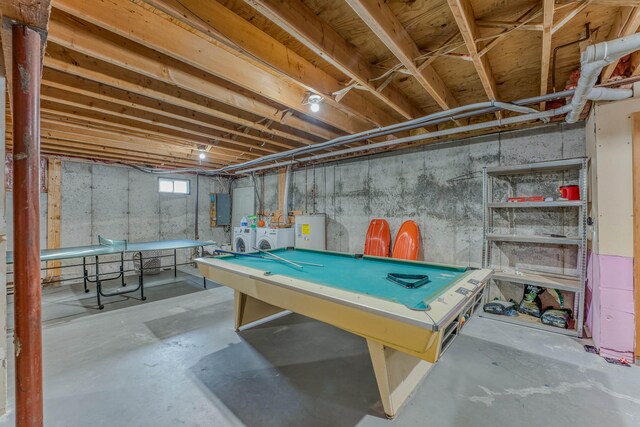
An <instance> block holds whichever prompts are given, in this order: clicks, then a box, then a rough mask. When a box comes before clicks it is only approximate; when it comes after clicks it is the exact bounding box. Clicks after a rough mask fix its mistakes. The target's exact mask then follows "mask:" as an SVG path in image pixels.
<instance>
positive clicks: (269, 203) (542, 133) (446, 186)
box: [234, 124, 585, 272]
mask: <svg viewBox="0 0 640 427" xmlns="http://www.w3.org/2000/svg"><path fill="white" fill-rule="evenodd" d="M584 155H585V132H584V124H576V125H566V124H556V125H550V126H546V127H542V128H538V129H533V130H525V131H517V132H508V133H502V134H496V135H490V136H484V137H478V138H472V139H468V140H465V141H461V142H452V143H445V144H438V145H425V146H422V147H419V148H415V149H409V150H403V151H397V152H392V153H386V154H380V155H374V156H369V157H366V158H360V159H354V160H348V161H341V162H337V163H332V164H327V165H321V166H317V167H309V168H304V169H298V170H295V171H294V172H293V175H292V179H291V188H290V199H289V200H290V201H289V210H302V211H305V212H309V213H314V212H317V213H325V214H326V215H327V249H329V250H336V251H346V252H360V253H361V252H362V251H363V249H364V238H365V234H366V231H367V227H368V225H369V221H370V220H371V219H373V218H385V219H387V221H389V225H390V227H391V232H392V238H393V237H394V236H395V233H396V232H397V230H398V228H399V227H400V225H401V224H402V222H403V221H405V220H409V219H411V220H414V221H416V222H417V223H418V224H419V226H420V229H421V231H422V253H421V256H420V258H421V259H424V260H427V261H433V262H442V263H451V264H461V265H471V266H479V265H481V262H482V173H481V171H482V168H483V167H484V166H494V165H515V164H521V163H531V162H539V161H545V160H557V159H563V158H573V157H580V156H584ZM576 179H577V177H573V176H564V175H563V174H555V175H550V176H547V177H543V178H537V179H535V180H531V181H526V180H525V181H522V182H516V183H515V184H513V185H517V186H518V191H519V192H520V193H521V194H527V195H536V194H538V193H537V192H539V191H545V192H546V193H545V195H554V194H555V192H556V191H557V187H558V186H559V185H562V184H564V183H571V182H575V180H576ZM545 181H546V182H545ZM234 185H235V186H247V185H252V181H251V180H250V179H246V178H244V179H241V180H236V181H234ZM256 185H258V187H259V188H258V194H263V197H262V198H263V204H264V209H266V210H276V209H277V203H278V202H277V200H278V194H277V192H278V177H277V174H274V173H271V174H267V175H265V176H264V177H263V178H262V177H259V178H257V179H256ZM256 206H259V205H258V203H256ZM563 215H565V214H563V213H561V212H560V213H559V212H557V210H556V212H555V213H554V212H552V211H550V210H549V211H544V212H541V211H537V212H530V213H528V214H522V218H521V220H522V221H521V223H522V227H535V226H540V227H542V225H543V224H545V223H548V222H556V223H558V224H561V226H559V227H552V228H547V229H544V228H543V229H544V230H552V231H547V232H559V231H562V232H565V233H567V234H569V233H571V231H572V229H571V228H570V226H569V224H571V223H572V221H571V218H564V217H563ZM496 222H498V219H496ZM573 223H575V221H573ZM500 249H501V250H498V251H497V253H498V256H499V257H500V258H501V259H499V260H498V261H499V262H501V263H502V264H506V265H514V266H515V265H516V264H517V265H518V266H529V265H530V264H533V263H536V262H537V263H538V264H539V266H538V268H540V266H542V267H543V268H547V269H548V270H550V271H558V272H570V271H567V270H574V271H575V250H574V251H573V254H571V253H567V252H566V250H562V249H558V248H546V249H545V248H543V249H540V248H537V247H533V246H531V247H523V246H522V245H519V246H518V245H512V246H509V245H501V247H500ZM572 258H573V260H572Z"/></svg>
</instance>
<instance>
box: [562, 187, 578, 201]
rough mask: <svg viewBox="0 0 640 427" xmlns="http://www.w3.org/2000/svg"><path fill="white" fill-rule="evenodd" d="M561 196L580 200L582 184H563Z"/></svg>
mask: <svg viewBox="0 0 640 427" xmlns="http://www.w3.org/2000/svg"><path fill="white" fill-rule="evenodd" d="M559 190H560V197H562V198H564V199H567V200H580V186H578V185H563V186H562V187H560V189H559Z"/></svg>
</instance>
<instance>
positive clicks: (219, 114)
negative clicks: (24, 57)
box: [45, 43, 324, 145]
mask: <svg viewBox="0 0 640 427" xmlns="http://www.w3.org/2000/svg"><path fill="white" fill-rule="evenodd" d="M56 49H61V50H63V51H64V52H63V53H62V56H64V57H67V59H68V60H69V61H71V62H66V61H63V60H60V59H58V56H54V54H55V51H56ZM47 70H55V71H58V72H63V73H65V74H68V75H70V76H74V77H78V78H82V79H83V80H84V81H90V82H94V83H98V84H101V85H105V86H109V87H113V88H118V89H122V90H125V91H127V92H129V93H131V94H135V95H140V96H144V97H147V98H149V99H153V100H155V101H157V102H159V103H162V104H166V105H168V106H175V107H181V108H185V109H188V110H190V111H193V112H197V113H199V114H203V115H206V116H207V117H212V118H217V119H219V120H221V121H223V122H228V123H230V124H231V125H233V126H235V127H237V128H243V129H251V130H252V133H255V134H257V135H262V136H264V137H267V138H269V137H274V138H281V139H282V140H283V141H292V142H297V143H300V144H302V145H310V144H313V143H315V142H320V141H323V140H324V138H318V137H315V136H312V135H308V134H305V133H304V132H300V131H297V130H294V129H289V128H287V127H284V126H281V125H278V124H275V125H274V124H272V125H271V126H270V127H268V126H265V125H264V124H262V123H260V122H259V120H263V121H265V122H266V119H264V118H262V119H257V118H253V117H250V116H249V115H248V114H243V112H241V111H239V110H237V109H232V108H231V107H228V106H226V105H223V104H221V103H218V102H214V101H213V100H211V99H210V98H205V97H203V96H201V95H197V94H193V93H191V92H186V91H184V90H180V89H179V88H176V87H175V86H170V85H167V84H165V83H162V82H159V81H156V80H151V79H148V78H146V77H144V76H141V75H138V74H135V73H133V72H130V71H127V70H124V69H122V68H119V67H116V66H112V65H111V64H107V63H104V62H100V63H99V64H98V63H96V61H95V60H91V58H89V57H87V56H86V55H82V54H80V53H76V52H70V51H68V50H67V49H65V48H62V47H59V46H57V45H55V44H53V43H49V45H48V48H47V56H46V57H45V76H46V72H47ZM225 110H226V111H225ZM243 116H244V117H243Z"/></svg>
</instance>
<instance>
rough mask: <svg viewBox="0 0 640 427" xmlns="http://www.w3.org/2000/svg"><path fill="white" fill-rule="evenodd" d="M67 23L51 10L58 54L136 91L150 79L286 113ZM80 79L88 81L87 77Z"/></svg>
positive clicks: (303, 124)
mask: <svg viewBox="0 0 640 427" xmlns="http://www.w3.org/2000/svg"><path fill="white" fill-rule="evenodd" d="M69 21H70V20H69V19H67V18H66V17H65V16H61V15H60V13H59V12H58V13H56V11H54V13H53V14H52V19H51V22H50V24H49V25H50V29H51V31H50V34H49V40H50V41H52V42H54V43H55V44H57V45H59V46H62V47H64V48H65V49H66V52H62V53H63V54H68V55H70V56H71V57H72V58H73V60H74V61H76V60H78V59H80V60H82V58H77V57H76V56H75V55H74V53H76V52H77V53H80V54H82V55H85V56H86V57H87V58H92V59H94V60H98V61H101V62H104V63H107V64H110V65H113V66H116V67H118V68H120V69H121V70H122V71H123V72H125V74H124V75H123V74H122V73H118V74H116V75H115V76H114V77H116V78H122V79H125V77H126V76H128V74H129V73H135V74H136V75H137V76H139V78H138V80H136V81H135V82H132V83H134V84H136V85H137V86H138V87H139V88H144V87H146V86H153V81H151V82H150V81H148V80H149V79H154V80H158V81H160V82H162V83H164V84H166V85H169V86H173V87H175V88H178V89H182V90H185V91H189V92H191V93H194V94H200V95H202V96H205V97H207V98H210V99H212V100H214V101H216V102H219V103H223V104H226V105H229V106H231V107H233V108H237V109H239V110H242V111H245V112H248V113H253V114H257V115H259V116H261V117H264V118H267V119H269V120H274V121H280V120H281V118H282V116H283V114H284V113H285V111H286V108H284V107H283V108H279V107H276V106H274V105H270V104H268V103H265V102H262V101H261V99H260V98H259V97H257V96H251V95H249V94H247V93H244V92H243V91H238V90H234V89H232V88H230V87H228V86H226V85H224V84H223V83H221V82H220V80H219V79H217V78H215V77H213V76H211V75H210V74H208V73H203V72H201V71H199V70H196V69H194V68H192V67H188V66H186V65H185V64H183V63H180V62H179V61H176V60H174V59H172V58H169V57H165V56H164V55H155V56H154V55H153V54H152V52H151V51H148V50H146V49H143V48H141V47H139V46H136V45H135V44H134V43H133V42H131V41H129V40H127V39H124V38H122V37H113V36H111V35H110V33H109V32H107V31H106V30H104V29H101V28H99V27H92V28H89V29H87V28H86V27H82V26H77V25H76V26H74V25H72V23H71V22H69ZM83 62H84V61H83ZM45 64H47V58H45ZM98 70H99V68H98ZM93 71H94V73H93V75H94V76H95V75H98V74H100V73H99V71H97V70H93ZM116 71H117V70H116ZM127 72H128V73H127ZM84 77H86V78H90V77H89V76H84ZM147 92H148V91H147ZM188 95H189V94H188V93H187V94H184V96H185V97H188ZM286 123H287V124H289V125H291V126H295V127H296V128H297V129H300V130H301V131H303V132H306V133H309V134H311V135H315V136H317V137H320V138H323V139H325V140H326V139H333V138H335V137H337V136H340V135H341V133H336V132H334V131H332V130H331V129H327V128H325V127H323V126H320V125H318V124H316V123H313V122H310V121H306V120H304V119H302V118H299V117H297V116H296V115H291V116H288V117H287V119H286Z"/></svg>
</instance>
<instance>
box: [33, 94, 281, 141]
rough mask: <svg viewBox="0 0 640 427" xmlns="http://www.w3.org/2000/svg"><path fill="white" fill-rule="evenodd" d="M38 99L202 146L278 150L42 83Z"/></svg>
mask: <svg viewBox="0 0 640 427" xmlns="http://www.w3.org/2000/svg"><path fill="white" fill-rule="evenodd" d="M40 98H41V99H42V100H43V101H52V102H55V103H58V104H63V105H67V106H69V107H72V108H84V109H89V110H91V111H93V112H97V113H103V114H108V115H110V116H115V117H119V118H124V119H129V120H132V121H134V122H138V123H144V124H147V125H152V126H156V127H157V128H158V129H162V130H167V131H174V132H178V133H180V134H182V135H184V136H185V137H186V138H187V139H193V140H194V141H195V138H198V141H199V143H200V144H202V145H205V146H209V145H215V144H216V142H218V143H225V144H227V145H229V146H236V147H238V148H240V147H244V148H249V149H254V150H260V151H263V152H265V153H276V152H278V151H282V150H277V149H275V148H272V147H265V146H262V144H260V143H258V142H255V141H251V142H249V141H245V140H234V139H231V138H225V137H223V136H221V135H220V134H218V133H213V132H211V133H210V132H209V131H208V130H207V129H199V128H197V127H195V126H191V125H188V126H187V124H184V125H183V124H182V123H180V122H179V121H175V120H170V119H168V118H161V117H158V116H156V115H154V114H150V113H147V112H145V111H141V110H138V109H136V108H132V107H120V106H118V105H117V104H111V103H109V102H105V101H102V100H100V99H97V98H88V97H86V96H83V95H79V94H77V93H73V92H66V91H61V90H59V89H54V88H50V87H48V86H42V91H41V96H40Z"/></svg>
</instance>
